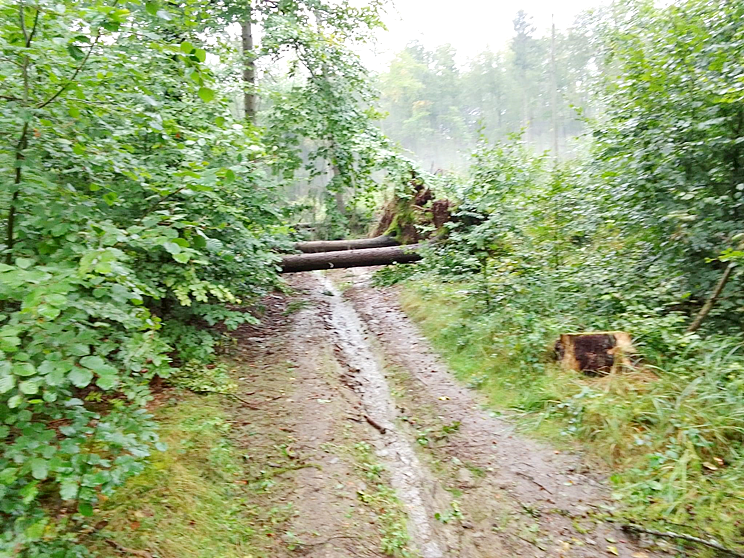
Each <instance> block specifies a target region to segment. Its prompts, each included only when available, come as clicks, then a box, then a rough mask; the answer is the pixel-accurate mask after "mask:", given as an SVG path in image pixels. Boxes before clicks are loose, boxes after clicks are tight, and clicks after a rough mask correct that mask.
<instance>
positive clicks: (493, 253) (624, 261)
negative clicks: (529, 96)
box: [411, 0, 744, 545]
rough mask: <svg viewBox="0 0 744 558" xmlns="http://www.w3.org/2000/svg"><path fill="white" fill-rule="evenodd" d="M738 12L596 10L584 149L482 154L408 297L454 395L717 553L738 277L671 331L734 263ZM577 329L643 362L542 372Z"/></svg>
mask: <svg viewBox="0 0 744 558" xmlns="http://www.w3.org/2000/svg"><path fill="white" fill-rule="evenodd" d="M742 9H744V8H743V7H742V5H741V3H740V2H732V1H727V0H721V1H718V2H713V3H708V2H704V1H700V0H684V1H680V2H677V3H675V4H673V5H671V6H668V7H665V8H657V7H655V6H654V5H652V3H645V2H635V3H631V4H628V5H626V6H624V7H618V6H616V7H615V8H613V11H612V13H610V14H608V17H607V18H606V19H604V20H601V21H600V22H599V24H598V26H597V30H598V41H599V42H598V43H597V44H598V45H601V51H600V52H601V54H602V60H601V63H602V64H603V66H602V67H603V69H604V74H603V77H604V81H603V83H602V84H601V88H600V90H599V94H600V96H601V102H602V104H603V106H605V107H606V112H605V113H604V114H603V115H602V116H601V117H600V118H598V119H597V120H596V121H594V122H589V124H590V125H591V126H592V128H593V138H594V142H593V144H592V146H591V150H590V151H589V153H588V154H587V155H586V157H584V158H582V159H578V160H575V161H570V162H566V163H562V164H554V165H548V161H547V159H546V158H545V157H543V156H539V155H534V154H531V153H530V152H529V151H528V150H527V149H526V148H525V146H524V144H522V143H520V142H518V141H514V140H513V141H512V142H510V143H505V144H496V145H489V144H488V143H486V142H482V143H481V144H480V145H479V147H478V148H477V149H476V151H475V153H474V155H473V159H472V166H471V169H470V173H469V175H468V178H467V180H466V181H465V182H464V184H454V185H453V186H452V187H451V188H450V191H449V195H450V196H451V197H452V198H453V199H457V200H458V202H459V209H458V212H457V213H456V215H455V220H454V223H452V224H451V232H450V235H449V237H448V239H447V241H446V242H443V243H440V244H439V245H437V246H435V247H434V248H433V249H431V250H430V251H429V253H428V254H427V255H426V257H425V260H424V262H422V263H421V264H420V267H421V268H422V269H429V270H431V273H429V275H428V276H427V277H426V278H424V279H420V278H419V279H418V280H417V281H414V283H413V284H414V285H418V287H417V289H418V294H417V296H416V297H414V299H413V301H412V302H411V307H412V308H413V309H414V311H415V312H416V313H417V314H418V315H419V317H420V319H422V320H423V322H424V326H425V328H426V329H427V330H428V331H429V333H430V334H431V335H432V336H433V338H434V340H435V341H436V343H437V345H438V346H439V347H440V348H441V349H442V350H443V351H444V352H445V353H446V354H447V355H448V357H449V358H450V361H451V363H452V365H453V367H454V368H455V369H457V370H458V371H459V373H460V374H461V375H462V377H463V379H464V380H466V381H467V382H469V383H470V385H472V386H474V387H478V388H481V389H484V390H486V391H487V392H488V393H490V395H491V397H492V399H493V401H495V402H499V403H500V404H502V405H507V406H509V407H512V408H513V409H516V410H517V411H519V412H520V413H521V414H522V416H523V417H524V418H525V419H526V420H527V421H528V422H530V423H532V424H533V425H537V426H538V427H539V428H541V429H542V430H543V431H545V432H546V433H548V434H550V435H558V434H560V435H562V436H565V437H567V438H573V437H575V438H578V439H581V440H583V441H586V442H588V443H589V444H590V447H592V448H593V449H594V451H596V452H597V453H598V454H600V455H601V456H602V457H604V458H605V459H606V460H607V461H608V462H609V463H611V464H612V465H613V466H614V467H615V468H617V470H618V473H617V474H616V475H615V476H614V477H613V478H614V480H615V482H616V483H617V496H618V498H619V499H620V500H621V501H622V502H623V504H624V505H625V512H624V513H626V514H627V515H628V517H630V518H632V519H635V520H643V521H651V522H658V523H659V524H661V525H662V526H664V525H665V522H672V523H675V524H681V525H688V526H692V527H693V528H695V529H698V530H701V529H702V530H704V531H707V532H710V533H713V535H714V536H715V537H717V538H720V539H722V540H725V541H726V542H727V543H728V544H731V545H736V544H740V541H741V539H742V531H741V525H738V524H736V522H734V521H732V518H734V517H738V516H740V515H741V511H742V506H741V498H742V495H741V491H740V488H737V487H740V486H741V483H742V480H743V479H744V476H743V475H744V460H742V432H744V415H742V411H741V410H742V408H744V392H743V391H742V389H741V377H742V374H741V373H742V370H744V360H742V358H743V357H742V348H743V347H742V343H741V334H742V326H741V324H742V323H743V322H742V317H743V316H742V309H743V308H744V298H743V297H742V295H741V280H742V278H741V273H740V272H739V270H738V268H734V272H733V273H732V274H731V278H730V279H729V282H728V284H727V285H726V286H725V288H724V289H723V291H722V293H721V295H720V297H719V299H718V300H717V301H716V302H715V305H714V306H713V310H712V312H711V313H710V315H709V316H708V317H707V319H706V321H705V322H704V323H703V327H702V329H701V330H700V331H699V332H696V333H688V332H686V328H687V326H688V325H689V324H690V323H691V321H692V319H693V317H694V316H695V314H696V313H697V312H698V310H699V309H700V307H701V306H702V305H703V302H704V301H705V300H706V299H707V298H708V296H709V295H710V293H711V292H712V291H713V289H714V287H715V285H716V284H717V282H718V281H719V279H720V277H721V275H722V273H723V269H724V268H725V267H726V265H727V263H728V262H734V263H736V262H737V260H738V259H739V258H741V246H740V243H741V238H742V232H744V221H743V220H742V215H741V207H740V206H741V203H742V196H744V193H743V192H742V189H744V186H741V184H742V182H744V175H743V174H742V169H744V167H743V166H742V162H743V161H744V147H743V146H744V142H742V141H741V138H742V132H743V130H744V129H743V128H741V124H742V122H744V121H743V120H742V115H744V82H742V80H741V79H740V78H741V76H740V73H738V72H739V70H738V69H734V67H737V68H738V65H737V64H736V63H734V62H733V61H735V60H736V61H738V60H740V59H741V58H742V54H743V52H742V48H744V35H742V30H741V26H739V25H737V24H736V23H735V22H738V21H740V20H741V18H742V16H743V15H744V12H742ZM522 39H523V40H524V41H526V38H525V37H522ZM524 46H525V45H524V44H523V45H522V47H524ZM525 48H526V47H525ZM522 54H524V55H525V56H527V54H525V53H522ZM525 60H528V59H527V58H525ZM527 63H528V62H525V64H527ZM551 167H552V168H551ZM447 283H450V284H449V285H448V284H447ZM432 308H436V309H437V311H436V312H433V311H432ZM592 330H599V331H608V330H610V331H612V330H623V331H627V332H629V333H631V334H632V336H633V337H634V342H635V343H636V345H637V347H638V348H639V350H640V351H641V352H642V353H643V357H644V364H643V367H641V368H640V369H639V370H636V371H630V372H627V373H626V374H625V375H622V376H618V377H615V376H612V377H610V378H606V379H600V380H589V379H586V378H583V377H581V376H579V375H578V374H576V373H574V372H570V371H563V370H560V369H559V368H558V367H557V366H555V365H554V364H551V360H552V355H551V353H552V346H553V343H554V342H555V340H556V339H557V338H558V335H559V334H560V333H567V332H576V331H592Z"/></svg>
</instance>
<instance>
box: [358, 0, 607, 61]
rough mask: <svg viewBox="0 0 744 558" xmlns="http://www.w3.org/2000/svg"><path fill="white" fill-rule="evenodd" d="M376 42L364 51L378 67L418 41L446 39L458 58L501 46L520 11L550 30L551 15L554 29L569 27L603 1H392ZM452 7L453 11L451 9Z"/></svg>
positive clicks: (427, 42) (540, 29) (434, 44)
mask: <svg viewBox="0 0 744 558" xmlns="http://www.w3.org/2000/svg"><path fill="white" fill-rule="evenodd" d="M393 1H394V4H393V7H392V8H390V9H389V11H388V14H387V17H385V23H386V24H387V27H388V31H387V32H381V33H380V35H379V38H378V44H377V45H376V46H375V47H374V49H373V51H372V52H371V53H366V54H365V55H364V58H365V62H366V63H367V66H368V67H370V69H372V70H376V71H383V70H384V69H385V68H386V67H387V65H388V64H389V62H390V60H391V59H392V57H393V56H394V54H395V53H396V52H398V51H400V50H402V49H403V47H405V46H406V44H407V43H409V42H411V41H414V40H418V41H420V42H421V43H422V44H423V45H424V46H425V47H427V48H430V49H431V48H435V47H437V46H439V45H442V44H445V43H451V44H452V45H453V46H454V47H455V49H457V51H458V53H459V60H458V61H459V62H460V63H465V61H466V59H467V58H468V57H472V56H475V55H476V54H478V53H479V52H482V51H483V50H485V49H486V48H488V47H490V48H491V49H493V50H500V49H501V48H503V47H504V46H506V44H507V42H508V41H509V39H510V38H511V37H512V35H513V26H512V20H513V19H514V16H515V15H516V13H517V11H519V10H524V11H525V12H527V13H528V14H529V15H531V16H532V17H533V23H534V25H535V27H536V28H537V35H544V34H545V33H547V31H548V30H549V29H550V25H551V16H552V15H554V16H555V24H556V27H557V28H559V29H565V28H567V27H568V26H570V25H571V23H572V22H573V20H574V18H575V17H576V15H577V14H578V13H579V12H581V11H583V10H586V9H589V8H593V7H596V6H598V5H601V4H602V3H603V2H602V0H393ZM453 7H454V9H453Z"/></svg>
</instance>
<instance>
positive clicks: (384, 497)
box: [351, 442, 418, 558]
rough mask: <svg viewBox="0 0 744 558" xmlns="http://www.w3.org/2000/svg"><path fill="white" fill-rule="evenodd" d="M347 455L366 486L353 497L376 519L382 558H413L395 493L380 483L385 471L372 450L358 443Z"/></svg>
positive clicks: (406, 529) (384, 483)
mask: <svg viewBox="0 0 744 558" xmlns="http://www.w3.org/2000/svg"><path fill="white" fill-rule="evenodd" d="M351 453H352V456H353V457H354V459H355V462H356V467H357V472H358V473H359V474H360V476H362V477H363V478H365V480H367V481H368V482H369V483H370V485H369V488H368V489H367V490H366V491H359V492H358V493H357V497H358V498H359V500H360V501H361V502H362V503H364V504H365V505H366V506H368V507H369V508H370V509H372V510H373V511H374V512H375V514H376V515H377V519H378V521H377V527H378V529H379V531H380V550H381V551H382V552H383V554H385V555H386V556H394V557H400V558H415V557H416V556H418V553H415V552H413V551H411V550H410V549H409V547H408V544H409V542H410V537H409V535H408V528H407V517H406V514H405V512H404V511H403V507H402V505H401V502H400V500H399V499H398V497H397V496H396V494H395V490H393V489H392V488H391V487H390V486H389V483H388V482H387V481H386V480H383V476H384V472H385V469H384V467H383V466H382V465H380V464H379V463H378V462H377V461H376V460H375V459H374V457H373V453H372V446H370V445H369V444H368V443H367V442H358V443H356V444H354V447H353V449H352V452H351Z"/></svg>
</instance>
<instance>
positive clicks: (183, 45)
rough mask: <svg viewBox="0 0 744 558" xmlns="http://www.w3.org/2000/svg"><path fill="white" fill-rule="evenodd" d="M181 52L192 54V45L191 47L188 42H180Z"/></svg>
mask: <svg viewBox="0 0 744 558" xmlns="http://www.w3.org/2000/svg"><path fill="white" fill-rule="evenodd" d="M181 52H183V53H184V54H191V53H192V52H194V45H192V44H191V43H190V42H188V41H184V42H182V43H181Z"/></svg>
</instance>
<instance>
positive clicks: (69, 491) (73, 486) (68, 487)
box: [59, 479, 78, 500]
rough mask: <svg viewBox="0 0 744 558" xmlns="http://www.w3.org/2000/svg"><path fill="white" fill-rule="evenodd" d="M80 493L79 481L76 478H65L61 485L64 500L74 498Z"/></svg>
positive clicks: (61, 496) (60, 490) (60, 491)
mask: <svg viewBox="0 0 744 558" xmlns="http://www.w3.org/2000/svg"><path fill="white" fill-rule="evenodd" d="M77 494H78V483H77V481H76V480H71V479H65V480H63V481H62V482H61V483H60V485H59V497H60V498H62V499H63V500H74V499H75V497H76V496H77Z"/></svg>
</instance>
